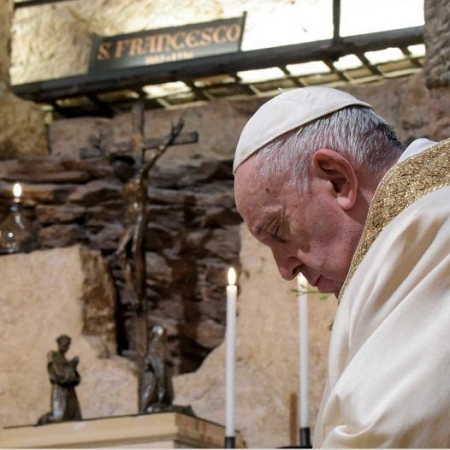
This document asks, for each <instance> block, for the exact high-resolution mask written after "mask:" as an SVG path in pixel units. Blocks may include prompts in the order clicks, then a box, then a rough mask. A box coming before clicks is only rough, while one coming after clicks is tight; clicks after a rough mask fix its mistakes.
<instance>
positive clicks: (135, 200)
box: [116, 119, 184, 311]
mask: <svg viewBox="0 0 450 450" xmlns="http://www.w3.org/2000/svg"><path fill="white" fill-rule="evenodd" d="M183 126H184V122H183V120H182V119H180V120H179V121H178V123H177V124H176V125H173V126H172V129H171V132H170V133H169V134H168V135H167V136H166V137H165V138H164V139H163V140H162V141H161V144H160V145H159V146H158V147H157V148H152V149H145V148H144V145H143V134H142V133H141V134H139V133H137V137H136V133H135V135H134V140H133V142H134V147H135V148H136V147H138V149H139V150H140V151H141V155H142V156H141V162H140V165H139V167H135V166H136V160H135V159H133V158H131V157H130V156H125V157H124V158H123V159H122V162H124V161H127V162H128V164H129V169H130V168H131V170H122V171H121V172H120V173H119V171H117V170H116V173H117V174H118V176H119V178H121V180H122V181H124V182H125V186H124V200H125V217H124V224H123V225H124V228H123V231H122V234H121V236H120V240H119V244H118V248H117V250H116V255H117V256H118V259H119V262H120V264H121V267H122V270H123V273H124V277H125V282H126V283H127V285H128V286H129V287H130V288H131V289H132V291H133V292H134V294H135V296H136V299H135V300H136V304H135V306H136V307H137V309H138V310H140V311H142V310H143V308H144V304H145V284H146V269H145V248H144V247H145V233H146V229H147V199H148V174H149V172H150V169H151V168H152V167H153V166H154V165H155V164H156V162H157V160H158V159H159V157H160V156H161V155H162V154H163V153H164V152H165V150H166V149H167V147H169V146H170V145H171V144H172V143H173V141H174V140H175V138H176V137H177V136H178V135H179V134H180V132H181V130H182V129H183ZM140 129H142V127H141V128H140ZM148 151H152V155H151V157H150V159H148V160H146V152H148Z"/></svg>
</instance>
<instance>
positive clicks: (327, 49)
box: [11, 26, 423, 103]
mask: <svg viewBox="0 0 450 450" xmlns="http://www.w3.org/2000/svg"><path fill="white" fill-rule="evenodd" d="M422 43H423V27H422V26H419V27H412V28H404V29H400V30H392V31H383V32H378V33H370V34H363V35H357V36H348V37H342V38H341V39H339V41H338V42H336V41H335V40H334V39H327V40H322V41H316V42H306V43H303V44H294V45H287V46H283V47H275V48H266V49H258V50H250V51H245V52H243V51H241V52H235V53H228V54H223V55H214V56H207V57H203V58H197V59H190V60H182V61H175V62H170V63H163V64H154V65H149V66H142V67H134V68H124V69H117V70H111V71H109V72H91V73H88V74H85V75H78V76H72V77H67V78H60V79H55V80H45V81H37V82H32V83H27V84H21V85H13V86H11V89H12V91H13V92H14V93H15V94H16V95H18V96H19V97H22V98H25V99H28V100H32V101H35V102H38V103H39V102H51V101H54V100H56V99H61V98H70V97H77V96H80V95H89V94H100V93H104V92H111V91H117V90H120V89H133V88H138V87H142V86H146V85H152V84H160V83H166V82H170V81H178V80H183V79H184V80H186V79H192V80H194V79H196V78H202V77H209V76H214V75H219V74H230V73H236V72H240V71H245V70H255V69H265V68H269V67H280V66H286V65H289V64H298V63H302V62H308V61H318V60H322V61H323V60H326V61H336V60H337V59H339V58H340V57H341V56H345V55H348V54H356V55H361V54H364V52H367V51H375V50H383V49H385V48H388V47H400V48H402V47H407V46H409V45H416V44H422Z"/></svg>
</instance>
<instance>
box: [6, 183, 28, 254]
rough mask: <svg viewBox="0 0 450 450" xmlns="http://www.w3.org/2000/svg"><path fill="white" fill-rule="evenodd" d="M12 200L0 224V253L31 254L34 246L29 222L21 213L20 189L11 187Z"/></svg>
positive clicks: (18, 185)
mask: <svg viewBox="0 0 450 450" xmlns="http://www.w3.org/2000/svg"><path fill="white" fill-rule="evenodd" d="M13 194H14V199H13V202H12V204H11V207H10V210H9V213H8V215H7V216H6V218H5V220H4V221H3V222H2V223H1V224H0V253H19V252H31V251H32V250H34V248H35V246H36V241H35V239H34V233H33V229H32V226H31V223H30V221H29V220H28V219H27V218H26V217H25V216H24V214H23V212H22V202H21V200H20V197H21V195H22V187H21V186H20V184H19V183H16V184H15V185H14V187H13Z"/></svg>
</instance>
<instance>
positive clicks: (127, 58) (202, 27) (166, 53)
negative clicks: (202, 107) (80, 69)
mask: <svg viewBox="0 0 450 450" xmlns="http://www.w3.org/2000/svg"><path fill="white" fill-rule="evenodd" d="M244 22H245V14H244V15H243V16H242V17H238V18H232V19H221V20H216V21H214V22H205V23H198V24H192V25H185V26H183V27H170V28H160V29H157V30H147V31H141V32H138V33H130V34H122V35H118V36H109V37H101V36H95V39H94V43H93V49H92V55H91V64H90V68H89V70H90V71H91V72H95V71H105V70H111V69H122V68H125V67H140V66H148V65H153V64H161V63H167V62H172V61H180V60H186V59H193V58H201V57H203V56H212V55H220V54H223V53H232V52H236V51H239V50H240V46H241V41H242V35H243V29H244Z"/></svg>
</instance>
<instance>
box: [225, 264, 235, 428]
mask: <svg viewBox="0 0 450 450" xmlns="http://www.w3.org/2000/svg"><path fill="white" fill-rule="evenodd" d="M236 298H237V286H236V271H235V270H234V269H233V268H232V267H231V268H230V269H229V270H228V285H227V329H226V387H225V394H226V398H225V400H226V422H225V436H227V437H234V435H235V411H234V397H235V393H234V376H235V347H236Z"/></svg>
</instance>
